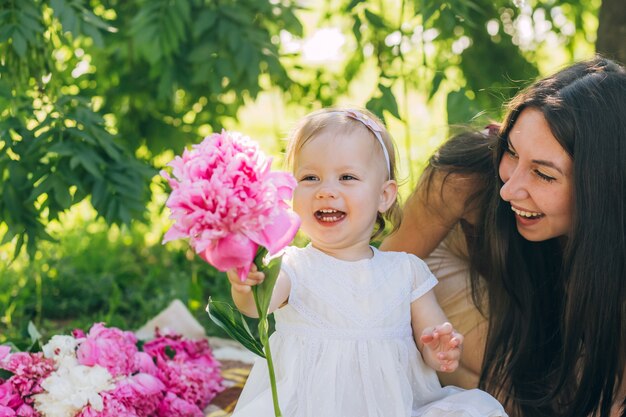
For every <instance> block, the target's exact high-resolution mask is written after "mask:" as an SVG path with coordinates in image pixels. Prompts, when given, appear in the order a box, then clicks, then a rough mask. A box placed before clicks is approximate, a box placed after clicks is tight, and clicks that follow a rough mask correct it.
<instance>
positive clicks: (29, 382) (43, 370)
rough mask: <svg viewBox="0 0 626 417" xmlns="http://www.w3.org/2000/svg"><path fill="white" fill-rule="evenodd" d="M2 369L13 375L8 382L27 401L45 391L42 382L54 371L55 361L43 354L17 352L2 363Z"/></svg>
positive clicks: (0, 366) (0, 362) (5, 358)
mask: <svg viewBox="0 0 626 417" xmlns="http://www.w3.org/2000/svg"><path fill="white" fill-rule="evenodd" d="M0 368H2V369H6V370H7V371H10V372H12V373H13V376H11V378H9V380H8V382H10V383H11V385H12V386H13V389H14V390H15V391H16V392H17V393H18V395H19V396H20V397H21V398H24V399H27V398H29V397H30V396H31V395H33V394H37V393H40V392H42V391H43V388H41V381H42V380H43V379H44V378H46V377H47V376H48V375H50V373H52V371H53V370H54V361H53V360H52V359H47V358H44V356H43V354H42V353H41V352H39V353H26V352H16V353H13V354H9V355H7V356H5V357H4V359H2V361H0Z"/></svg>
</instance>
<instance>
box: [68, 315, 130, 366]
mask: <svg viewBox="0 0 626 417" xmlns="http://www.w3.org/2000/svg"><path fill="white" fill-rule="evenodd" d="M136 343H137V338H136V337H135V335H134V334H133V333H132V332H126V331H123V330H120V329H117V328H106V327H104V324H102V323H96V324H94V325H93V326H91V329H90V330H89V333H88V334H87V335H86V336H85V340H84V341H83V342H82V343H81V344H80V346H79V347H78V350H77V351H76V356H77V358H78V363H80V364H81V365H86V366H93V365H100V366H102V367H104V368H106V369H107V370H108V371H109V372H110V373H111V375H113V376H114V377H115V376H121V375H130V374H131V373H132V372H134V371H135V355H136V354H137V352H138V349H137V345H136Z"/></svg>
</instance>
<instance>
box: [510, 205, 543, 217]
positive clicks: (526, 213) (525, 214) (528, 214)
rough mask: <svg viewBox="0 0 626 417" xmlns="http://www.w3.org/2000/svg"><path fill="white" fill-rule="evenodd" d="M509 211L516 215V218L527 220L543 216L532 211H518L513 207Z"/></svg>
mask: <svg viewBox="0 0 626 417" xmlns="http://www.w3.org/2000/svg"><path fill="white" fill-rule="evenodd" d="M511 210H513V212H515V214H517V215H518V216H521V217H526V218H527V219H536V218H539V217H543V216H544V214H543V213H536V212H534V211H524V210H519V209H516V208H515V207H513V206H511Z"/></svg>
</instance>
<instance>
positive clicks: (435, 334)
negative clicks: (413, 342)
mask: <svg viewBox="0 0 626 417" xmlns="http://www.w3.org/2000/svg"><path fill="white" fill-rule="evenodd" d="M420 341H421V342H422V343H423V346H424V347H423V349H422V356H424V360H425V361H426V363H427V364H428V365H430V366H431V367H432V368H433V369H435V370H436V371H440V372H454V371H455V370H456V368H458V366H459V360H460V358H461V350H462V346H463V335H461V334H460V333H458V332H456V331H455V330H454V328H453V327H452V325H451V324H450V323H448V322H446V323H443V324H441V325H439V326H435V327H428V328H426V329H424V331H422V335H421V337H420Z"/></svg>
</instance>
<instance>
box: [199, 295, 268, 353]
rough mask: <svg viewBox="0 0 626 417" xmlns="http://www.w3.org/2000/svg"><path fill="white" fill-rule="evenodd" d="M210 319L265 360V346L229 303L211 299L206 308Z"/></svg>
mask: <svg viewBox="0 0 626 417" xmlns="http://www.w3.org/2000/svg"><path fill="white" fill-rule="evenodd" d="M206 311H207V313H209V317H210V318H211V320H213V322H214V323H215V324H217V325H218V326H219V327H221V328H222V329H223V330H224V331H225V332H226V333H228V335H229V336H230V337H232V338H233V339H235V340H236V341H238V342H239V343H241V344H242V345H243V347H245V348H246V349H248V350H249V351H250V352H252V353H254V354H256V355H259V356H261V357H262V358H265V353H263V345H261V343H260V342H259V341H258V340H256V339H255V338H254V336H252V332H250V328H249V327H248V324H247V323H246V321H245V319H244V318H243V315H242V314H241V313H240V312H239V311H238V310H236V309H234V308H233V307H231V306H230V305H229V304H228V303H225V302H223V301H213V300H212V299H211V298H210V297H209V302H208V304H207V307H206Z"/></svg>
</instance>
